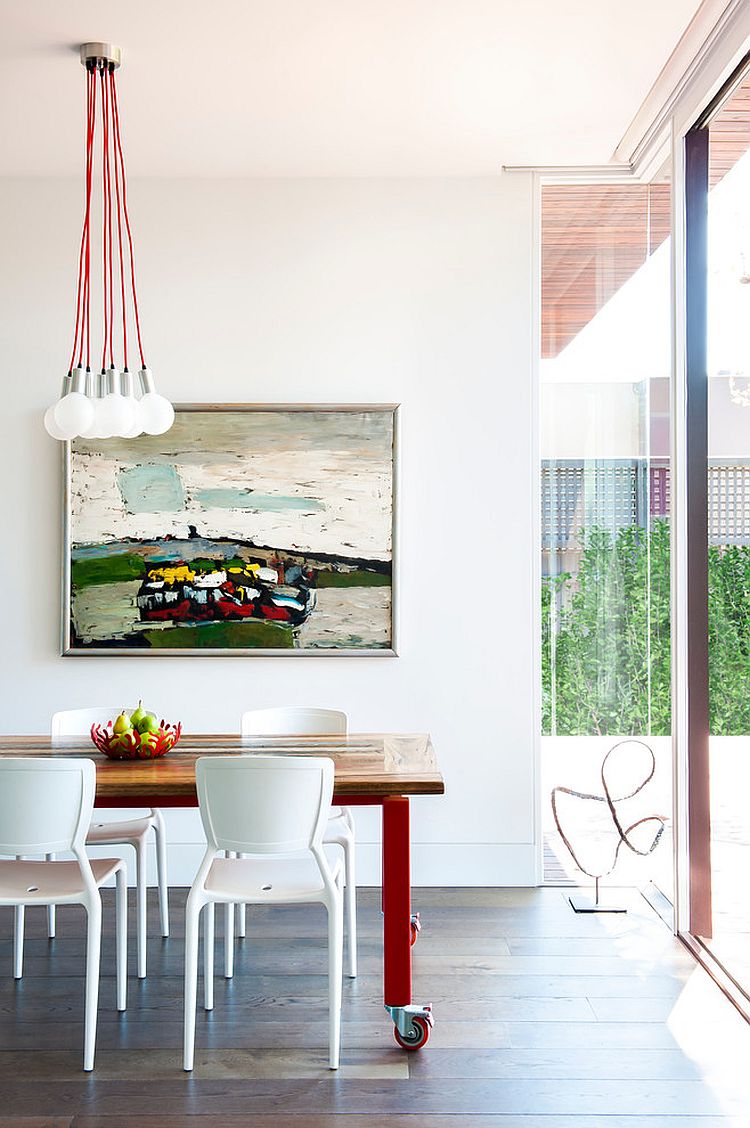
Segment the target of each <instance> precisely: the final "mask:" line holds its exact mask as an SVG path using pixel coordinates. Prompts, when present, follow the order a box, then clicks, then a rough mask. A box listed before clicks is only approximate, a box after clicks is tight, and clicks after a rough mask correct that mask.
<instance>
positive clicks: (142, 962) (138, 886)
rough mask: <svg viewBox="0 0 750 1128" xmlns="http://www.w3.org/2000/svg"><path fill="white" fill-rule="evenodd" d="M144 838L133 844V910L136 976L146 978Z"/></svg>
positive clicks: (145, 857) (145, 871)
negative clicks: (135, 939) (136, 956)
mask: <svg viewBox="0 0 750 1128" xmlns="http://www.w3.org/2000/svg"><path fill="white" fill-rule="evenodd" d="M146 859H147V853H146V839H145V838H140V839H138V842H137V843H136V844H135V910H136V936H137V945H138V978H139V979H145V978H146V894H147V892H148V886H147V885H146V880H147V867H146Z"/></svg>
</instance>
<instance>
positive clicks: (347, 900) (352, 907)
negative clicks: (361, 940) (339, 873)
mask: <svg viewBox="0 0 750 1128" xmlns="http://www.w3.org/2000/svg"><path fill="white" fill-rule="evenodd" d="M343 847H344V871H345V876H346V888H345V889H344V909H345V912H346V941H347V947H348V953H349V972H348V975H349V978H350V979H356V978H357V871H356V860H355V850H356V846H355V842H354V839H353V838H351V839H349V840H348V841H346V842H344V843H343Z"/></svg>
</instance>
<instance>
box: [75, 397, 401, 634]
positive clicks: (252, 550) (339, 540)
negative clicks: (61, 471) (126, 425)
mask: <svg viewBox="0 0 750 1128" xmlns="http://www.w3.org/2000/svg"><path fill="white" fill-rule="evenodd" d="M397 448H398V408H397V406H395V405H393V404H364V405H347V406H339V405H327V404H326V405H315V404H313V405H301V404H269V405H255V404H227V405H211V404H188V405H185V406H182V407H178V408H177V409H176V417H175V422H174V425H173V427H172V428H171V430H170V431H168V432H167V433H166V434H164V435H141V436H140V437H139V438H136V439H74V440H73V441H72V442H70V443H68V444H66V451H65V475H64V477H65V505H64V509H65V516H64V537H63V542H64V560H63V645H62V652H63V654H65V655H110V654H111V655H118V656H121V655H126V654H127V655H138V656H158V655H169V656H175V655H196V654H200V655H201V656H206V655H233V656H236V655H264V656H268V655H308V656H309V655H347V656H351V655H395V654H396V653H397V650H396V637H395V636H396V629H395V619H396V615H395V608H396V598H395V596H396V593H395V583H394V579H395V552H396V547H397V546H396V478H397Z"/></svg>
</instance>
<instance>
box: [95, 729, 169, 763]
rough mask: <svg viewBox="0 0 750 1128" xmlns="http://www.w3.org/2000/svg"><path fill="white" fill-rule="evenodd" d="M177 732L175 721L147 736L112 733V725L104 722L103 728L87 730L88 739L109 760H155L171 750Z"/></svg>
mask: <svg viewBox="0 0 750 1128" xmlns="http://www.w3.org/2000/svg"><path fill="white" fill-rule="evenodd" d="M181 732H182V725H181V724H180V722H179V721H178V722H177V724H176V725H170V724H167V723H166V722H165V721H162V722H161V724H160V725H158V727H157V728H156V729H154V730H153V731H150V732H138V731H137V730H136V729H128V730H127V731H126V732H119V733H118V732H115V731H114V729H113V725H112V721H107V723H106V725H92V726H91V739H92V740H93V742H94V744H95V745H96V747H97V748H98V749H99V751H100V752H103V753H104V755H105V756H109V758H110V760H156V759H158V757H159V756H165V755H166V754H167V752H169V749H170V748H174V746H175V744H176V743H177V741H178V740H179V739H180V734H181Z"/></svg>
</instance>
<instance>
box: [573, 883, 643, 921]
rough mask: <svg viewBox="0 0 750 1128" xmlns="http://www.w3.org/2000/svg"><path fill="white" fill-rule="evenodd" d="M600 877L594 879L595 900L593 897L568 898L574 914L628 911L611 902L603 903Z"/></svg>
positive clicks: (622, 906)
mask: <svg viewBox="0 0 750 1128" xmlns="http://www.w3.org/2000/svg"><path fill="white" fill-rule="evenodd" d="M600 881H601V878H600V877H595V878H594V899H593V900H592V899H591V897H586V896H585V895H584V896H580V895H578V894H576V895H575V896H571V897H568V900H569V901H570V907H571V908H572V910H573V912H574V913H626V912H627V911H628V910H627V909H626V908H625V906H624V905H617V904H613V903H612V902H611V901H602V899H601V896H600V893H601V890H600V887H599V882H600Z"/></svg>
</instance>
